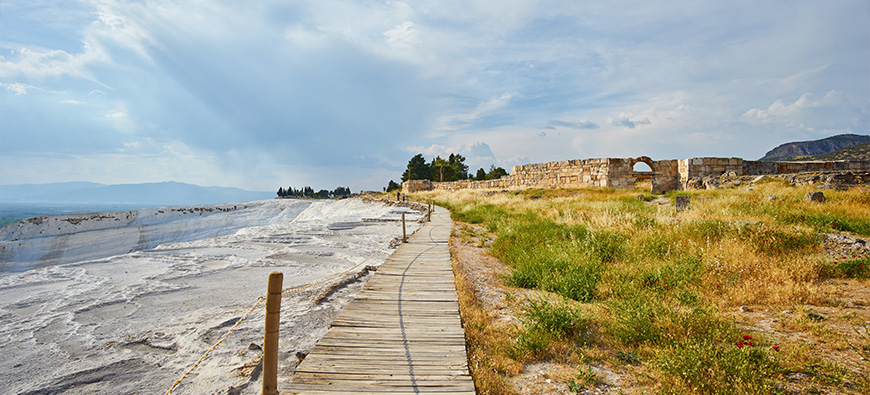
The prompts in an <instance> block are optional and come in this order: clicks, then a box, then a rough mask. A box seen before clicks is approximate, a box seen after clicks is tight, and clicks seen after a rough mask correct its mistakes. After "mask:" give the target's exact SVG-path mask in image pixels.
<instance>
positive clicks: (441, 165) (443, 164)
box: [432, 156, 450, 182]
mask: <svg viewBox="0 0 870 395" xmlns="http://www.w3.org/2000/svg"><path fill="white" fill-rule="evenodd" d="M448 167H450V163H448V162H447V161H446V160H444V159H442V158H441V157H440V156H439V157H437V158H435V160H433V161H432V168H433V169H435V168H437V169H438V173H439V174H440V175H441V178H440V182H444V169H445V168H448Z"/></svg>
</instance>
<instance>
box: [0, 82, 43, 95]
mask: <svg viewBox="0 0 870 395" xmlns="http://www.w3.org/2000/svg"><path fill="white" fill-rule="evenodd" d="M0 86H2V87H4V88H6V90H8V91H10V92H14V93H15V95H26V94H27V90H28V89H39V88H37V87H35V86H33V85H27V84H21V83H12V84H4V83H0Z"/></svg>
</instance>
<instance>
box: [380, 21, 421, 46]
mask: <svg viewBox="0 0 870 395" xmlns="http://www.w3.org/2000/svg"><path fill="white" fill-rule="evenodd" d="M414 26H415V25H414V22H409V21H405V22H402V24H401V25H398V26H396V27H394V28H392V29H390V30H387V31H386V32H384V37H386V42H387V45H389V46H390V47H392V48H398V49H407V48H411V47H413V46H415V45H417V44H420V43H421V42H422V40H420V32H419V31H418V30H417V29H416V28H415V27H414Z"/></svg>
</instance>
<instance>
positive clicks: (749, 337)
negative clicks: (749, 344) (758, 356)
mask: <svg viewBox="0 0 870 395" xmlns="http://www.w3.org/2000/svg"><path fill="white" fill-rule="evenodd" d="M749 339H752V336H749V335H743V340H749Z"/></svg>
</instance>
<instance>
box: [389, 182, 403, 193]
mask: <svg viewBox="0 0 870 395" xmlns="http://www.w3.org/2000/svg"><path fill="white" fill-rule="evenodd" d="M397 189H402V185H400V184H397V183H396V182H395V181H393V180H390V183H389V184H387V192H392V191H395V190H397Z"/></svg>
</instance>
